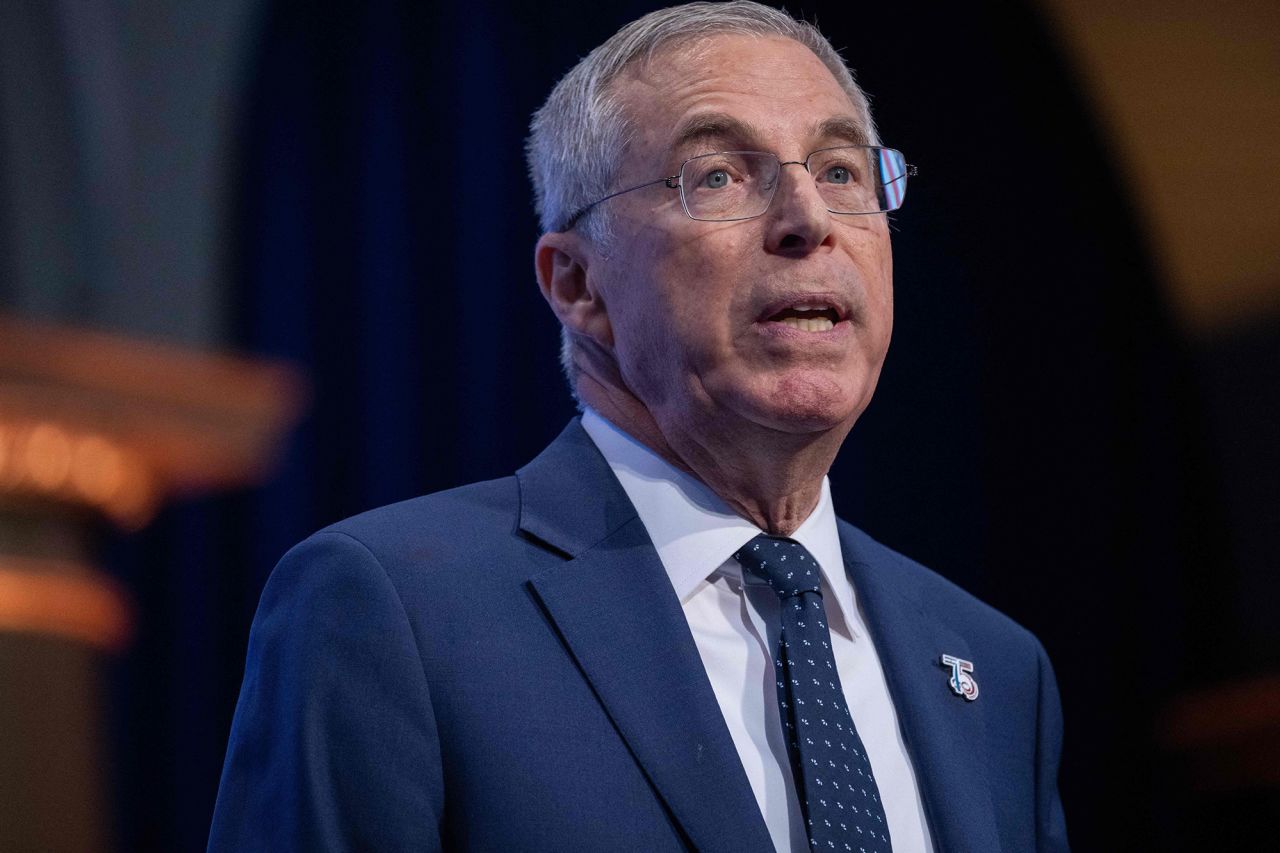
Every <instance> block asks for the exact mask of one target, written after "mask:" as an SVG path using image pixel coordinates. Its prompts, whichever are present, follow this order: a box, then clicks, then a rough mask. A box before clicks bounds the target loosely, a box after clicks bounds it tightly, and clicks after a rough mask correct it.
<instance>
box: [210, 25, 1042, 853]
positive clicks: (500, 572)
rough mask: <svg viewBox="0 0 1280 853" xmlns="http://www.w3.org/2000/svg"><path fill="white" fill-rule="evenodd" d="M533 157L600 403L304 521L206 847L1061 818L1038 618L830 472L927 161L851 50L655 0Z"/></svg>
mask: <svg viewBox="0 0 1280 853" xmlns="http://www.w3.org/2000/svg"><path fill="white" fill-rule="evenodd" d="M529 158H530V165H531V170H532V173H533V177H534V183H535V187H536V190H537V194H538V203H539V209H540V213H541V217H542V223H543V226H544V232H545V233H544V234H543V236H542V238H541V239H540V240H539V241H538V246H537V250H536V255H535V258H536V261H535V268H536V273H537V279H538V283H539V285H540V286H541V288H542V292H543V294H544V295H545V296H546V299H547V301H548V303H549V304H550V306H551V308H552V310H553V311H554V312H555V314H556V316H557V317H558V318H559V319H560V322H561V324H562V326H563V329H564V360H565V367H566V370H567V372H568V374H569V376H570V379H571V383H572V386H573V388H574V390H575V393H576V395H577V397H578V399H579V401H580V402H581V404H582V407H583V416H582V418H581V419H580V420H577V419H576V420H574V422H572V423H571V424H570V425H569V426H568V427H567V428H566V429H565V431H564V432H563V433H562V434H561V436H560V437H559V438H557V439H556V441H555V442H554V443H552V445H551V446H550V447H548V448H547V450H546V451H545V452H543V453H542V455H540V456H539V457H538V458H537V459H535V460H534V461H533V462H531V463H530V464H529V465H528V466H526V467H525V468H523V469H521V470H520V471H519V472H517V474H516V475H515V476H514V477H511V478H507V479H504V480H497V481H493V482H489V483H480V484H476V485H472V486H467V487H464V488H462V489H458V490H454V491H451V492H446V493H443V494H438V495H431V496H428V497H424V498H420V499H417V500H414V501H409V502H407V503H404V504H399V505H396V506H392V507H386V508H383V509H380V510H376V511H374V512H371V513H367V514H365V515H362V516H359V517H357V518H354V519H351V520H348V521H345V522H342V523H341V524H338V525H335V526H334V527H331V528H329V529H327V530H325V531H322V532H320V533H318V534H316V535H315V536H313V537H311V538H310V539H308V540H307V541H306V542H304V543H302V544H301V545H299V546H298V547H297V548H295V549H293V550H292V551H291V552H290V553H289V554H288V555H287V556H286V557H285V558H284V560H283V561H282V562H281V564H280V565H279V567H278V568H277V569H276V571H275V573H274V574H273V576H272V578H271V580H270V582H269V584H268V586H267V588H266V590H265V592H264V593H263V598H262V603H261V606H260V609H259V612H258V616H257V618H256V620H255V623H254V628H253V633H252V637H251V643H250V651H249V661H248V665H247V670H246V674H245V682H244V688H243V692H242V695H241V699H240V704H239V706H238V708H237V712H236V719H235V723H234V726H233V730H232V734H231V744H230V747H229V750H228V755H227V763H226V769H225V771H224V775H223V780H222V786H221V789H220V791H219V794H218V803H217V808H216V812H215V817H214V826H213V833H212V836H211V840H210V847H211V848H212V849H218V850H223V849H227V850H233V849H234V850H242V849H255V850H256V849H261V850H277V851H278V850H292V849H298V850H431V849H441V848H446V849H474V850H591V851H595V850H637V851H661V850H683V849H689V848H693V849H697V850H722V851H764V850H769V849H778V850H793V851H797V850H809V849H811V850H824V851H825V850H837V851H861V853H870V851H887V850H891V849H896V850H898V851H916V850H949V851H950V850H972V851H984V853H985V851H994V850H1009V851H1024V850H1058V849H1065V848H1066V836H1065V830H1064V826H1063V819H1062V811H1061V807H1060V804H1059V801H1058V795H1057V784H1056V776H1057V763H1058V754H1059V748H1060V739H1061V720H1060V712H1059V706H1058V700H1057V694H1056V688H1055V685H1054V681H1053V676H1052V673H1051V671H1050V668H1049V664H1048V661H1047V659H1046V658H1045V655H1044V652H1043V650H1042V649H1041V648H1040V646H1039V644H1038V643H1037V642H1036V640H1035V639H1034V638H1033V637H1032V636H1031V635H1030V634H1028V633H1027V632H1026V631H1025V630H1023V629H1021V628H1019V627H1018V626H1017V625H1015V624H1014V623H1013V622H1011V621H1009V620H1008V619H1006V618H1005V617H1003V616H1001V615H999V614H998V613H996V612H994V611H993V610H991V609H990V608H988V607H986V606H984V605H983V604H981V603H980V602H978V601H976V600H975V599H973V598H972V597H970V596H969V595H967V594H966V593H964V592H962V591H961V590H959V589H957V588H956V587H954V586H952V585H951V584H950V583H948V582H947V581H945V580H943V579H941V578H940V577H938V576H937V575H934V574H933V573H931V572H929V571H928V570H927V569H925V568H923V567H921V566H919V565H917V564H915V563H913V562H911V561H910V560H908V559H906V558H905V557H902V556H900V555H898V554H896V553H894V552H892V551H890V550H888V549H886V548H885V547H884V546H882V545H880V544H878V543H876V542H875V541H873V540H872V539H870V538H869V537H868V536H867V535H866V534H864V533H862V532H861V531H859V530H857V529H856V528H854V527H852V526H850V525H848V524H846V523H844V522H842V521H840V520H838V519H837V518H836V517H835V514H834V512H833V509H832V503H831V496H830V492H829V488H828V483H827V480H826V472H827V470H828V469H829V467H830V465H831V462H832V460H833V458H834V457H835V454H836V452H837V451H838V450H839V448H840V445H841V443H842V442H843V440H844V438H845V436H846V435H847V434H848V432H849V430H850V429H851V428H852V427H853V424H854V422H855V421H856V420H857V419H858V416H859V415H860V414H861V412H862V411H863V409H864V408H865V407H866V406H867V403H868V402H869V401H870V399H871V395H872V392H873V390H874V389H875V385H876V380H877V377H878V376H879V373H880V367H881V364H882V362H883V359H884V356H885V351H886V349H887V348H888V345H889V336H890V329H891V326H892V313H893V312H892V305H893V303H892V286H891V267H892V258H891V253H890V245H889V229H888V223H887V221H886V215H887V213H888V212H889V211H892V210H894V209H896V208H897V207H898V206H899V205H900V204H901V202H902V199H903V193H904V190H905V184H906V178H907V174H908V172H909V167H908V166H907V165H906V164H905V162H904V160H903V158H902V156H901V155H900V154H899V153H898V152H896V151H893V150H891V149H887V148H882V147H880V146H879V143H878V141H877V139H876V133H875V129H874V127H873V125H872V122H871V117H870V115H869V112H868V109H867V102H866V98H865V97H864V96H863V94H862V92H861V91H860V90H859V89H858V88H857V86H856V85H855V83H854V81H853V78H852V77H851V75H850V73H849V71H848V70H847V69H846V68H845V66H844V64H843V63H842V61H841V60H840V58H839V57H838V55H837V54H836V53H835V52H834V51H833V50H832V48H831V47H830V45H829V44H828V43H827V42H826V40H825V39H824V38H823V37H822V36H821V35H820V34H819V33H818V32H817V30H815V29H814V28H812V27H810V26H809V25H807V24H803V23H799V22H797V21H795V20H794V19H792V18H791V17H789V16H788V15H786V14H785V13H782V12H778V11H776V10H772V9H769V8H767V7H763V6H759V5H756V4H754V3H748V2H733V3H726V4H701V3H695V4H691V5H689V6H683V7H679V8H674V9H667V10H663V11H660V12H655V13H653V14H651V15H648V16H646V17H644V18H642V19H640V20H639V21H636V22H634V23H633V24H631V25H629V26H627V27H625V28H623V29H622V30H621V31H619V32H618V33H617V34H616V35H614V36H613V37H612V38H611V39H609V40H608V41H607V42H606V43H605V44H604V45H602V46H601V47H600V48H598V49H597V50H595V51H594V52H592V53H591V55H589V56H588V57H587V58H586V59H584V60H582V62H580V63H579V64H578V66H577V67H576V68H574V69H573V70H572V71H571V72H570V73H569V74H568V75H567V76H566V77H565V78H564V79H563V80H562V81H561V82H560V83H559V84H558V85H557V86H556V88H555V91H554V92H552V94H551V96H550V98H548V100H547V103H546V104H545V105H544V106H543V107H542V109H541V110H539V112H538V114H537V116H536V117H535V119H534V122H533V133H532V136H531V138H530V141H529Z"/></svg>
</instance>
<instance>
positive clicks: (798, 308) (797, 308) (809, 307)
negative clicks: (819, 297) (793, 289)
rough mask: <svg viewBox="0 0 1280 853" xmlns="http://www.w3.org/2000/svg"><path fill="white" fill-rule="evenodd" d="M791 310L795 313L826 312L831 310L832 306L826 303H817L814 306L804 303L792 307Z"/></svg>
mask: <svg viewBox="0 0 1280 853" xmlns="http://www.w3.org/2000/svg"><path fill="white" fill-rule="evenodd" d="M791 308H792V309H793V310H795V311H826V310H828V309H830V308H831V306H830V305H827V304H826V303H825V302H824V303H817V302H815V303H813V304H812V305H811V304H809V303H807V302H802V303H801V304H799V305H792V306H791Z"/></svg>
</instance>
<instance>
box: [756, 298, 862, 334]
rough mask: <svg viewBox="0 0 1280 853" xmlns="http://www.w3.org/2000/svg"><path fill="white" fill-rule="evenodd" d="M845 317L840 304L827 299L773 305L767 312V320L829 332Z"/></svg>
mask: <svg viewBox="0 0 1280 853" xmlns="http://www.w3.org/2000/svg"><path fill="white" fill-rule="evenodd" d="M843 319H844V316H843V313H842V312H841V310H840V307H839V306H838V305H835V304H832V303H831V302H827V301H825V300H811V301H808V302H800V301H793V302H788V303H786V304H783V305H780V306H773V307H771V308H770V309H769V311H768V312H767V313H766V314H765V321H766V322H769V323H781V324H782V325H784V326H789V327H791V328H793V329H798V330H799V331H802V332H829V331H831V330H832V329H834V328H835V327H836V324H837V323H839V322H840V321H841V320H843Z"/></svg>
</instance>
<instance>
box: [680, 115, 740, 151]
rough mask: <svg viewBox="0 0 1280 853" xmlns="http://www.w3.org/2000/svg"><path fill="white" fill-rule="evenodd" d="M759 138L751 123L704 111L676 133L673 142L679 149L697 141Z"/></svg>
mask: <svg viewBox="0 0 1280 853" xmlns="http://www.w3.org/2000/svg"><path fill="white" fill-rule="evenodd" d="M756 138H757V135H756V132H755V131H754V130H753V129H752V128H751V126H750V125H748V124H746V123H745V122H742V121H740V120H739V119H736V118H734V117H733V116H731V115H726V114H724V113H704V114H703V115H700V116H694V117H693V118H692V119H690V120H689V121H688V122H687V123H686V124H685V125H684V126H683V127H681V128H680V130H679V131H678V132H677V133H676V137H675V140H674V141H673V142H672V143H671V149H672V150H673V151H679V150H681V149H682V148H687V147H688V146H690V145H692V144H694V143H695V142H707V141H709V140H716V141H722V142H723V141H732V142H733V143H734V144H740V143H738V142H737V140H741V141H742V143H752V144H754V143H753V142H752V141H753V140H755V139H756Z"/></svg>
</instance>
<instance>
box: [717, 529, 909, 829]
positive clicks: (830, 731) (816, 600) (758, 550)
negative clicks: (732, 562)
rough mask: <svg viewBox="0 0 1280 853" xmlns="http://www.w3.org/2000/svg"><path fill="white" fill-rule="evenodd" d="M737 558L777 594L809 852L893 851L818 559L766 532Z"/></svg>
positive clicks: (781, 685) (786, 725) (784, 699)
mask: <svg viewBox="0 0 1280 853" xmlns="http://www.w3.org/2000/svg"><path fill="white" fill-rule="evenodd" d="M734 559H736V560H737V561H738V562H739V563H740V564H741V565H742V567H743V568H744V569H746V570H747V571H749V572H751V573H752V574H754V575H757V576H758V577H761V578H764V579H765V580H766V581H768V582H769V586H770V587H771V588H772V589H773V591H774V592H775V593H777V594H778V598H779V604H780V607H779V610H780V611H781V618H782V628H781V630H780V631H779V632H778V650H777V653H776V654H775V655H774V659H773V665H774V672H775V674H776V675H777V684H778V705H779V706H780V709H781V714H780V717H781V719H782V725H783V733H782V735H783V740H785V741H786V743H787V745H788V749H789V752H790V756H791V769H792V776H793V777H794V779H795V784H796V793H797V794H798V795H799V799H800V802H801V804H802V805H803V807H804V815H805V831H806V833H807V834H808V836H809V847H810V849H811V850H813V851H815V853H828V851H831V850H836V851H842V853H843V851H851V853H885V851H889V850H891V849H892V846H891V844H890V842H889V825H888V824H887V823H886V822H885V819H884V807H883V806H882V805H881V803H880V791H879V789H878V788H877V787H876V780H875V778H874V777H873V776H872V775H871V761H870V760H869V759H868V758H867V752H866V750H865V749H863V746H862V739H861V738H860V737H858V732H857V730H856V729H855V728H854V727H853V717H851V716H850V715H849V708H848V707H847V706H846V705H845V701H844V691H842V690H841V689H840V676H839V674H838V673H837V672H836V662H835V655H833V654H832V652H831V632H830V631H829V630H828V629H827V614H826V610H825V609H824V608H823V605H822V592H821V585H820V580H821V577H822V573H821V570H820V569H819V568H818V563H817V561H816V560H814V558H813V555H812V554H810V553H809V552H808V550H807V549H805V547H804V546H803V545H801V544H800V543H799V542H796V541H795V540H794V539H785V538H782V537H778V536H769V535H768V534H764V533H762V534H760V535H759V536H757V537H756V538H754V539H752V540H751V541H750V542H748V543H747V544H746V545H743V546H742V550H740V551H739V552H738V553H736V554H734Z"/></svg>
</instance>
